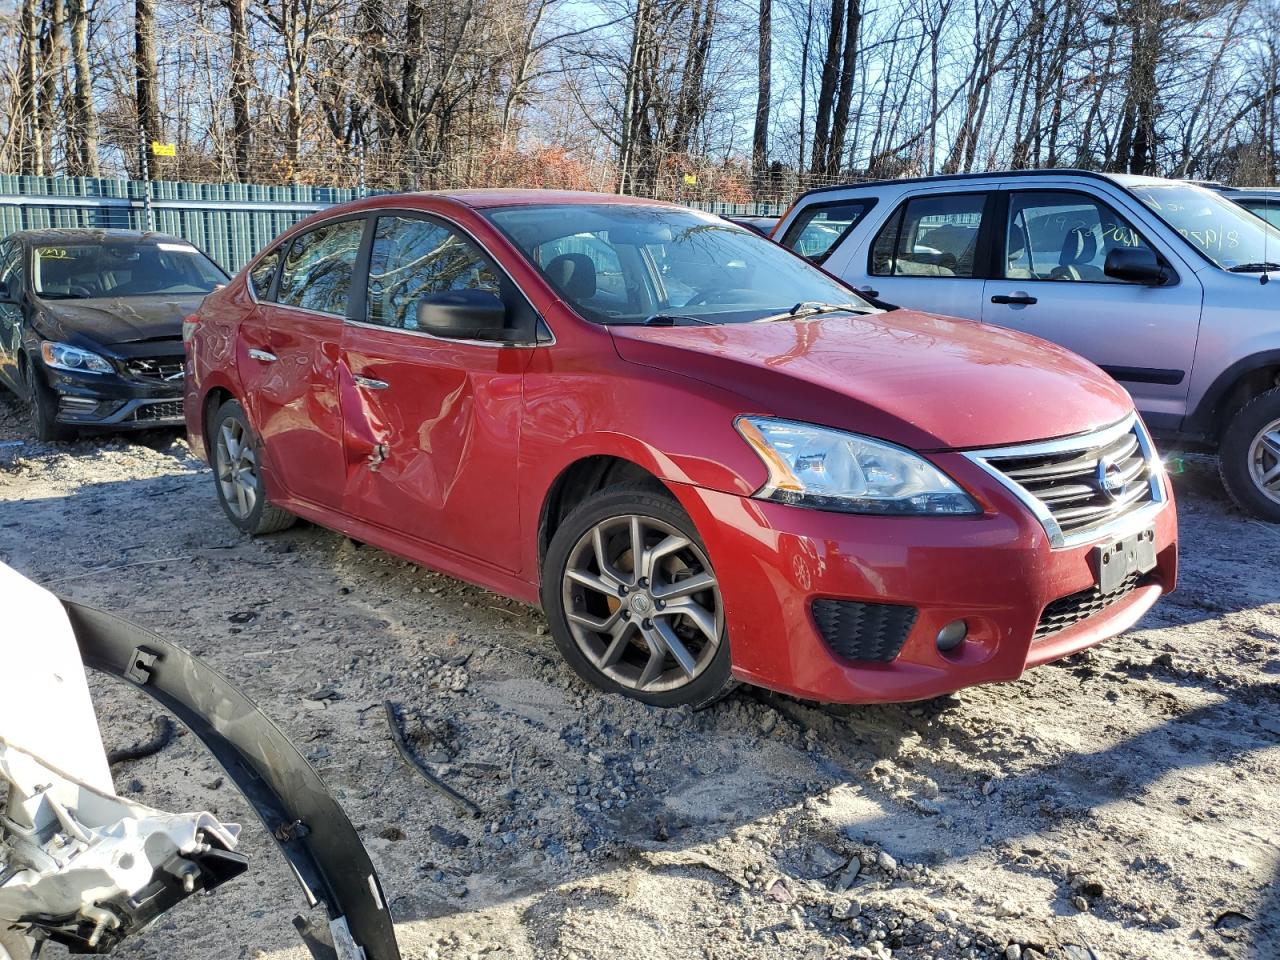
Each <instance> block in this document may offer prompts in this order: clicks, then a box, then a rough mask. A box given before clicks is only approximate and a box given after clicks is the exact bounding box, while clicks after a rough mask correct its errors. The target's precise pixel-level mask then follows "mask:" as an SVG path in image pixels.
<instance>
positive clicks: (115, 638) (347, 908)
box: [63, 600, 400, 960]
mask: <svg viewBox="0 0 1280 960" xmlns="http://www.w3.org/2000/svg"><path fill="white" fill-rule="evenodd" d="M63 605H64V606H65V607H66V609H67V613H68V615H69V617H70V620H71V625H72V627H73V629H74V630H75V634H76V640H77V642H78V643H79V645H80V656H81V658H82V659H83V660H84V663H85V665H86V666H88V667H92V668H93V669H95V670H100V671H102V672H103V673H106V674H110V675H111V676H113V677H117V678H119V679H121V680H124V681H126V682H127V683H131V684H133V685H134V686H136V687H137V688H138V689H140V690H142V691H143V692H144V693H146V694H148V695H149V696H150V697H152V698H153V699H154V700H156V701H157V702H158V703H159V704H160V705H161V706H162V707H164V708H165V709H166V710H168V711H169V712H170V713H172V714H173V715H174V716H176V717H177V718H178V719H179V720H180V721H182V723H184V724H185V725H186V726H187V727H188V728H189V729H190V730H191V732H192V733H194V734H195V735H196V736H197V737H199V738H200V739H201V740H202V741H203V742H204V745H205V746H206V747H207V748H208V749H209V752H210V753H212V754H213V756H214V758H215V759H216V760H217V761H218V763H220V764H221V765H222V768H223V769H224V770H225V771H226V772H227V776H229V777H230V778H231V780H232V781H233V782H234V783H235V784H236V786H237V787H238V788H239V789H240V792H241V793H243V794H244V796H245V799H246V800H248V801H249V803H250V804H251V805H252V806H253V808H254V810H256V811H257V813H258V816H259V817H261V819H262V822H263V824H265V825H266V828H267V832H268V833H270V834H271V836H272V837H273V838H274V839H275V841H276V843H277V845H278V846H279V848H280V851H281V852H282V853H283V854H284V856H285V858H286V859H287V860H288V862H289V865H290V866H291V867H292V868H293V872H294V875H295V876H296V877H297V879H298V882H299V883H300V884H302V890H303V893H304V894H305V896H306V899H307V904H308V906H310V907H315V906H316V905H317V904H323V905H324V907H325V909H326V911H327V913H328V916H329V920H330V925H331V927H332V926H333V925H335V924H337V925H340V926H342V927H344V928H345V931H349V932H350V939H351V940H352V941H354V944H355V946H357V947H358V948H362V949H363V951H364V955H365V957H366V960H399V957H400V949H399V947H398V946H397V944H396V937H395V927H394V924H393V922H392V919H391V913H390V911H389V909H388V907H387V901H386V897H385V896H384V895H383V893H382V886H381V884H380V883H379V882H378V875H377V873H376V872H375V871H374V868H373V863H372V862H371V861H370V860H369V854H368V852H367V851H366V850H365V848H364V844H362V843H361V842H360V835H359V834H358V833H356V830H355V827H353V826H352V825H351V821H350V820H349V819H348V818H347V815H346V813H344V812H343V810H342V807H341V806H339V805H338V802H337V801H336V800H335V799H334V798H333V796H332V795H331V794H330V793H329V790H328V788H326V787H325V785H324V782H323V781H322V780H321V779H320V776H319V774H317V773H316V771H315V770H314V769H313V768H312V766H311V764H310V763H308V762H307V759H306V758H305V757H304V756H303V755H302V754H301V753H300V752H299V751H298V748H297V747H295V746H294V745H293V743H292V742H291V741H290V740H289V738H288V737H286V736H285V735H284V734H283V733H282V732H281V731H280V729H279V728H278V727H277V726H276V725H275V724H274V723H272V721H271V720H270V719H269V718H268V717H267V716H266V714H264V713H263V712H262V711H261V710H259V709H258V707H257V706H256V705H255V704H254V703H253V702H252V701H251V700H249V698H248V697H246V696H245V695H244V694H243V693H241V692H240V690H239V689H237V688H236V687H235V686H234V685H233V684H232V683H231V682H230V681H228V680H227V679H225V678H224V677H222V676H221V675H219V674H218V673H215V672H214V671H213V670H212V669H211V668H210V667H209V666H208V665H207V664H205V663H203V662H202V661H200V660H199V659H197V658H196V657H194V656H192V655H191V654H189V653H187V652H186V651H185V650H183V649H182V648H181V647H178V646H176V645H174V644H172V643H170V642H169V641H167V640H163V639H161V638H160V637H158V636H156V635H155V634H152V633H150V632H148V631H145V630H143V629H141V628H140V627H137V626H135V625H134V624H132V623H130V622H129V621H127V620H123V619H121V618H119V617H116V616H113V615H112V614H109V613H104V612H103V611H101V610H95V609H94V608H92V607H86V606H82V605H81V604H78V603H74V602H72V601H69V600H63ZM313 929H314V928H313ZM323 932H324V933H328V932H329V931H323ZM308 945H309V946H312V945H311V944H310V943H309V944H308ZM326 947H327V948H328V949H330V950H332V949H333V945H332V944H327V945H326ZM312 952H313V953H315V952H316V950H315V947H314V946H313V947H312ZM334 955H337V956H342V957H344V960H345V957H346V956H350V955H351V953H350V951H344V950H343V949H342V947H341V946H339V949H338V951H336V952H335V954H334ZM357 955H358V954H357Z"/></svg>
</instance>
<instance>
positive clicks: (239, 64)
mask: <svg viewBox="0 0 1280 960" xmlns="http://www.w3.org/2000/svg"><path fill="white" fill-rule="evenodd" d="M223 4H224V5H225V6H226V8H227V22H228V26H229V27H230V29H231V91H230V93H231V149H232V153H233V154H234V156H235V164H236V176H237V177H238V178H239V179H240V180H241V181H244V182H248V181H249V180H250V179H251V176H250V174H251V171H250V152H251V151H252V148H253V144H252V136H253V128H252V126H251V123H250V120H249V93H250V91H251V90H252V89H253V68H252V66H251V65H250V63H249V25H248V22H247V20H246V16H245V0H223Z"/></svg>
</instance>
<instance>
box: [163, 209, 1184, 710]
mask: <svg viewBox="0 0 1280 960" xmlns="http://www.w3.org/2000/svg"><path fill="white" fill-rule="evenodd" d="M185 332H186V336H187V339H188V341H189V342H188V363H187V380H186V383H187V394H186V417H187V426H188V429H189V431H190V434H191V439H192V447H193V449H195V450H197V451H202V452H203V453H204V454H205V455H206V456H207V457H208V458H209V460H210V461H211V462H212V464H213V466H214V474H215V479H216V487H217V493H218V497H219V498H220V500H221V503H222V506H223V508H224V509H225V511H226V513H227V515H228V517H229V518H230V519H231V522H232V523H234V524H235V525H236V526H237V527H239V528H240V529H241V530H244V531H246V532H248V533H251V534H259V533H266V532H269V531H273V530H280V529H282V528H284V527H286V526H288V525H289V524H290V523H292V522H293V520H294V519H295V518H296V517H305V518H306V519H308V520H312V521H314V522H316V523H319V524H322V525H323V526H326V527H331V528H333V529H336V530H340V531H342V532H343V533H345V534H347V535H349V536H351V537H354V538H356V539H358V540H361V541H364V542H367V543H370V544H375V545H377V546H379V547H381V548H383V549H385V550H388V551H391V552H393V553H396V554H399V555H400V556H403V557H407V558H409V559H411V560H414V561H416V562H419V563H422V564H425V565H427V566H430V567H434V568H436V569H438V570H442V571H444V572H446V573H449V574H452V575H454V576H458V577H461V578H463V579H466V580H470V581H473V582H475V583H478V584H481V585H483V586H485V587H488V588H490V589H492V590H496V591H498V592H500V593H504V594H507V595H509V596H512V597H515V598H517V599H520V600H525V601H529V602H534V603H540V604H541V606H542V609H543V610H544V611H545V612H546V615H547V617H548V619H549V621H550V624H551V631H552V634H553V636H554V638H555V641H556V644H557V646H558V647H559V649H560V650H561V652H562V653H563V655H564V657H565V659H566V660H568V661H569V663H570V665H572V666H573V668H574V669H575V670H576V671H577V672H578V673H579V674H581V675H582V676H583V677H584V678H586V679H587V680H589V681H590V682H592V683H594V684H596V685H598V686H600V687H602V688H604V689H606V690H613V691H618V692H621V693H625V694H627V695H629V696H632V697H635V698H637V699H640V700H643V701H645V702H648V703H653V704H659V705H673V704H686V703H692V704H698V703H705V702H708V701H710V700H712V699H714V698H715V697H716V696H717V695H718V694H719V693H720V692H721V691H722V690H724V689H725V688H726V686H727V685H728V684H729V683H730V680H731V678H737V679H739V680H742V681H746V682H749V683H754V684H759V685H761V686H765V687H771V688H773V689H776V690H781V691H785V692H787V693H791V694H795V695H797V696H802V697H810V698H814V699H818V700H825V701H844V702H878V701H892V700H910V699H918V698H923V697H931V696H935V695H938V694H942V693H945V692H949V691H953V690H956V689H958V688H960V687H964V686H967V685H970V684H975V683H982V682H987V681H993V680H1011V679H1013V678H1015V677H1018V676H1019V675H1020V674H1021V673H1022V672H1023V670H1024V669H1026V668H1027V667H1028V666H1034V665H1036V664H1039V663H1044V662H1046V661H1049V660H1053V659H1056V658H1058V657H1062V656H1065V655H1067V654H1069V653H1072V652H1074V651H1077V650H1080V649H1082V648H1084V647H1087V646H1089V645H1090V644H1093V643H1096V642H1098V641H1099V640H1102V639H1104V638H1106V637H1109V636H1113V635H1115V634H1116V633H1119V632H1120V631H1122V630H1125V629H1127V628H1128V627H1130V626H1132V625H1133V624H1134V623H1135V622H1136V621H1137V620H1138V619H1139V618H1140V617H1141V616H1142V614H1143V613H1144V612H1145V611H1146V610H1147V609H1148V608H1150V607H1151V605H1152V604H1153V603H1155V601H1156V599H1157V598H1158V597H1159V596H1160V595H1161V594H1162V593H1164V592H1166V591H1168V590H1170V589H1171V588H1172V587H1173V584H1174V578H1175V570H1176V566H1177V549H1176V535H1177V534H1176V519H1175V513H1174V505H1173V493H1172V490H1171V489H1170V486H1169V482H1168V479H1167V478H1166V476H1165V474H1164V472H1163V470H1162V469H1161V464H1160V460H1159V458H1158V457H1157V455H1156V453H1155V451H1154V449H1153V448H1152V445H1151V441H1150V439H1149V437H1148V435H1147V432H1146V430H1145V428H1144V427H1143V424H1142V422H1141V420H1140V419H1139V418H1138V417H1137V415H1136V414H1135V412H1134V408H1133V403H1132V401H1131V400H1130V399H1129V397H1128V395H1127V394H1126V393H1125V392H1124V390H1122V389H1121V388H1120V387H1119V386H1117V385H1116V383H1115V382H1114V381H1112V380H1111V379H1109V378H1108V377H1107V376H1106V375H1105V374H1103V373H1102V372H1101V371H1099V370H1098V369H1097V368H1096V367H1094V366H1093V365H1092V364H1090V363H1088V362H1087V361H1085V360H1082V359H1081V358H1080V357H1077V356H1075V355H1074V354H1072V353H1069V352H1068V351H1066V350H1063V349H1061V348H1059V347H1055V346H1053V345H1050V344H1048V343H1045V342H1043V341H1040V340H1037V339H1034V338H1031V337H1027V336H1024V335H1021V334H1018V333H1014V332H1011V331H1008V330H1003V329H999V328H996V327H988V326H983V325H980V324H977V323H971V322H967V321H955V320H949V319H943V318H940V317H936V316H930V315H925V314H920V313H913V312H910V311H906V310H897V311H892V312H885V311H882V310H880V309H878V308H876V307H874V306H872V305H871V304H868V303H866V302H865V301H863V300H861V299H860V298H859V297H858V296H857V294H856V293H854V292H853V291H852V290H850V289H849V288H847V287H845V286H844V285H842V284H841V283H839V282H838V281H836V280H834V279H833V278H831V277H830V276H828V275H826V274H825V273H823V272H822V271H820V270H818V269H817V268H815V267H813V266H811V265H810V264H809V263H807V262H806V261H804V260H803V259H801V258H799V257H797V256H795V255H794V254H792V253H790V252H788V251H786V250H784V249H782V248H781V247H778V246H776V245H774V244H772V243H770V242H768V241H767V240H765V239H764V238H762V237H759V236H756V235H754V234H752V233H751V232H750V231H747V230H745V229H742V228H740V227H737V226H735V225H733V224H730V223H727V222H725V221H724V220H721V219H720V218H718V217H713V216H710V215H706V214H702V213H698V212H695V211H692V210H687V209H684V208H682V207H677V206H673V205H667V204H661V203H656V202H653V201H648V200H637V199H627V198H621V197H615V196H607V195H592V194H573V193H552V192H540V191H476V192H465V191H464V192H458V193H451V194H414V195H406V196H389V197H388V196H384V197H376V198H373V199H369V200H363V201H359V202H356V203H351V204H347V205H345V206H341V207H335V208H333V209H330V210H327V211H325V212H323V213H320V214H317V215H316V216H313V217H311V218H310V219H308V220H305V221H303V222H302V223H300V224H298V225H296V226H295V227H293V228H292V229H291V230H289V231H288V232H287V233H286V234H284V235H283V236H282V237H281V238H280V239H279V240H278V241H277V242H275V243H274V244H273V245H272V246H271V247H270V248H269V249H267V250H265V251H264V252H262V253H261V254H259V255H258V257H257V258H255V259H254V261H253V262H252V263H251V264H250V265H249V266H248V268H246V269H245V270H244V271H243V272H242V273H241V274H240V275H239V276H238V277H237V278H236V279H235V280H234V281H233V282H232V283H231V284H229V285H228V286H227V287H226V288H224V289H222V290H219V291H217V292H216V293H214V294H212V295H210V296H209V297H208V298H207V299H206V300H205V301H204V304H203V306H202V307H201V308H200V311H199V312H198V313H197V314H196V315H194V316H193V317H191V318H189V320H188V325H187V328H186V331H185Z"/></svg>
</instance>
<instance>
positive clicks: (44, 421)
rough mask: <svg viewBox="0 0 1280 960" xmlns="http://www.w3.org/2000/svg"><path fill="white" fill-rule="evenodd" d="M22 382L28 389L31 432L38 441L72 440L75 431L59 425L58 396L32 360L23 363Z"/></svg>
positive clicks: (25, 360) (28, 359)
mask: <svg viewBox="0 0 1280 960" xmlns="http://www.w3.org/2000/svg"><path fill="white" fill-rule="evenodd" d="M22 380H23V383H24V384H25V385H26V388H27V410H28V411H29V413H30V419H31V432H32V433H34V434H35V437H36V439H37V440H39V441H41V442H44V443H48V442H50V441H53V440H70V439H71V438H72V437H74V436H75V430H73V429H72V428H71V427H68V426H66V425H65V424H61V423H58V395H57V394H56V393H54V392H53V391H52V390H51V389H49V385H48V384H47V383H45V382H44V379H43V378H42V377H41V376H40V371H38V370H36V368H35V367H34V366H33V364H32V361H31V360H30V358H27V359H24V360H23V361H22Z"/></svg>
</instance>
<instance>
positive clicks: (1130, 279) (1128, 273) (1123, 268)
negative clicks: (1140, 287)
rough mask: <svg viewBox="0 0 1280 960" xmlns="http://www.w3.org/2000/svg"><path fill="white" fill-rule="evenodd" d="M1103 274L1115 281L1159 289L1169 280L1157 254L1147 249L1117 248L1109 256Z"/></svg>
mask: <svg viewBox="0 0 1280 960" xmlns="http://www.w3.org/2000/svg"><path fill="white" fill-rule="evenodd" d="M1102 272H1103V273H1105V274H1106V275H1107V276H1108V277H1111V278H1112V279H1114V280H1124V281H1125V282H1127V283H1143V284H1146V285H1147V286H1149V287H1158V286H1160V284H1162V283H1164V282H1165V281H1166V280H1167V279H1168V278H1169V275H1168V274H1167V273H1166V272H1165V269H1164V267H1162V266H1160V261H1159V260H1157V259H1156V255H1155V253H1153V252H1152V251H1150V250H1148V249H1147V248H1146V247H1116V248H1115V249H1113V250H1112V251H1111V252H1110V253H1108V254H1107V261H1106V263H1105V264H1103V267H1102Z"/></svg>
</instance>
